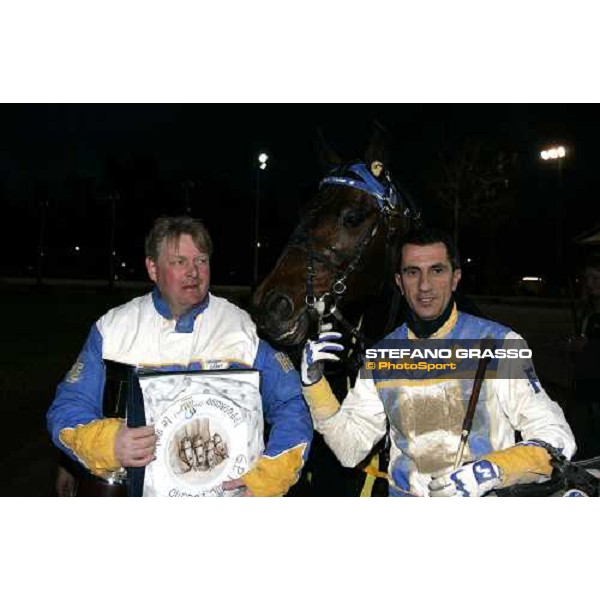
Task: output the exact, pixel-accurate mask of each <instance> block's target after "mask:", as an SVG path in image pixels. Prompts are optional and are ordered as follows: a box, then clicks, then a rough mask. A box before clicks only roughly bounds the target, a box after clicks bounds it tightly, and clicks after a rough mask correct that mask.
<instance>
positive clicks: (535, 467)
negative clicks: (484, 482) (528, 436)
mask: <svg viewBox="0 0 600 600" xmlns="http://www.w3.org/2000/svg"><path fill="white" fill-rule="evenodd" d="M481 458H482V459H486V460H490V461H492V462H493V463H494V464H495V465H497V466H498V467H499V469H500V478H501V480H502V483H501V484H500V486H499V487H507V486H510V485H515V484H517V483H532V482H536V481H539V479H540V477H542V476H543V477H550V476H551V475H552V465H551V464H550V460H551V457H550V454H548V452H547V451H546V450H545V449H544V448H542V447H541V446H535V445H526V444H523V445H520V444H517V445H516V446H511V447H510V448H506V449H505V450H497V451H496V452H490V453H489V454H486V455H485V456H482V457H481Z"/></svg>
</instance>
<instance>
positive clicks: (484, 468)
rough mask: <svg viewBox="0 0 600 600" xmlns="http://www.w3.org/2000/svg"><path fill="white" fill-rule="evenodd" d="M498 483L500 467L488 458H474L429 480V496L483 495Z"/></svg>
mask: <svg viewBox="0 0 600 600" xmlns="http://www.w3.org/2000/svg"><path fill="white" fill-rule="evenodd" d="M499 484H500V469H499V468H498V467H497V466H496V465H495V464H494V463H493V462H491V461H489V460H476V461H475V462H472V463H469V464H467V465H463V466H462V467H459V468H458V469H456V470H455V471H452V472H451V473H446V474H445V475H440V476H439V477H434V478H433V479H432V480H431V481H430V482H429V495H430V496H437V497H442V496H483V495H484V494H487V493H488V492H490V491H491V490H493V489H494V488H495V487H497V486H498V485H499Z"/></svg>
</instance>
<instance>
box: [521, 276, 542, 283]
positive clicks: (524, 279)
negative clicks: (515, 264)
mask: <svg viewBox="0 0 600 600" xmlns="http://www.w3.org/2000/svg"><path fill="white" fill-rule="evenodd" d="M521 281H539V282H541V281H542V278H541V277H523V278H522V279H521Z"/></svg>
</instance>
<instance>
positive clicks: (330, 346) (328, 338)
mask: <svg viewBox="0 0 600 600" xmlns="http://www.w3.org/2000/svg"><path fill="white" fill-rule="evenodd" d="M341 337H342V334H341V333H338V332H337V331H325V332H323V333H320V334H319V339H318V340H316V341H315V340H309V341H308V342H306V345H305V346H304V350H303V351H302V364H301V365H300V375H301V377H302V384H303V385H305V386H309V385H313V384H314V383H317V382H318V381H319V380H320V379H321V377H323V361H326V360H331V361H338V360H340V357H339V356H337V355H336V354H331V352H342V351H343V350H344V346H342V344H337V343H336V342H335V341H333V340H339V339H340V338H341Z"/></svg>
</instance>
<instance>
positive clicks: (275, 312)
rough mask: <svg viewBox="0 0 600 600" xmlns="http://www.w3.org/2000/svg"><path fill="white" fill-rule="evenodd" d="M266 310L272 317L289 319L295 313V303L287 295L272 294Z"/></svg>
mask: <svg viewBox="0 0 600 600" xmlns="http://www.w3.org/2000/svg"><path fill="white" fill-rule="evenodd" d="M266 311H267V313H270V316H271V317H274V318H276V319H279V320H281V321H287V320H288V319H289V318H290V317H291V316H292V314H293V313H294V303H293V302H292V301H291V300H290V299H289V298H288V297H287V296H283V295H279V296H272V297H271V298H269V300H268V302H267V306H266Z"/></svg>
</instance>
